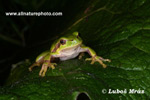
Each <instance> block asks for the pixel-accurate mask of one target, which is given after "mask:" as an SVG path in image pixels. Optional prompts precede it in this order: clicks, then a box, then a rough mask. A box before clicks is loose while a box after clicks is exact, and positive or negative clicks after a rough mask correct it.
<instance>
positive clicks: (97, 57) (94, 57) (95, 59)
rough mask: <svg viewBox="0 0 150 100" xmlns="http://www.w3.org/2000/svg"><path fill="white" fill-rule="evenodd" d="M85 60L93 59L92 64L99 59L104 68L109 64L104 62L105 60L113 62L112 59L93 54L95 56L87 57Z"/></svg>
mask: <svg viewBox="0 0 150 100" xmlns="http://www.w3.org/2000/svg"><path fill="white" fill-rule="evenodd" d="M85 60H86V61H88V60H91V64H94V63H95V62H96V61H97V62H99V63H100V64H101V65H102V66H103V68H106V67H107V66H106V65H105V64H104V63H103V61H108V62H111V60H109V59H104V58H102V57H99V56H93V57H91V58H86V59H85Z"/></svg>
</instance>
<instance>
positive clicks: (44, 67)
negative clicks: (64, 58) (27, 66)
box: [39, 63, 57, 77]
mask: <svg viewBox="0 0 150 100" xmlns="http://www.w3.org/2000/svg"><path fill="white" fill-rule="evenodd" d="M55 65H57V64H56V63H44V64H43V65H42V68H41V70H40V72H39V76H42V77H44V76H45V73H46V72H47V68H48V67H50V68H52V69H55Z"/></svg>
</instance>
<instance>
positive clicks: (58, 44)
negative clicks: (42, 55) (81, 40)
mask: <svg viewBox="0 0 150 100" xmlns="http://www.w3.org/2000/svg"><path fill="white" fill-rule="evenodd" d="M59 47H60V43H57V44H56V46H55V48H54V49H53V50H52V52H56V50H57V49H58V48H59Z"/></svg>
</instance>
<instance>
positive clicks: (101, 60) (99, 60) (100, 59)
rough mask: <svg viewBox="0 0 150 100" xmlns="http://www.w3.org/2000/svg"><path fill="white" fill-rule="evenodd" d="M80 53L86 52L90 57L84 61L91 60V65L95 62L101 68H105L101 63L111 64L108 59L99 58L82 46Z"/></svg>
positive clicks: (88, 48)
mask: <svg viewBox="0 0 150 100" xmlns="http://www.w3.org/2000/svg"><path fill="white" fill-rule="evenodd" d="M81 52H87V53H88V54H89V55H90V56H91V58H86V59H85V60H86V61H87V60H91V64H94V63H95V62H96V61H97V62H99V63H100V64H101V65H102V66H103V68H106V67H107V66H106V65H105V64H104V63H103V61H108V62H111V60H109V59H104V58H102V57H100V56H97V55H96V52H95V51H94V50H93V49H91V48H90V47H86V46H82V47H81Z"/></svg>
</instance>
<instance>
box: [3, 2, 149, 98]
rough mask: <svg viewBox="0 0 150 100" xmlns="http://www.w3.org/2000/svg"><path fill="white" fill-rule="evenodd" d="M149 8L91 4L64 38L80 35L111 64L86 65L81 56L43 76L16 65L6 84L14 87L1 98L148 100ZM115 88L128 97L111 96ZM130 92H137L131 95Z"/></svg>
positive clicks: (141, 4) (129, 4) (139, 4)
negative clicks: (75, 33) (79, 58)
mask: <svg viewBox="0 0 150 100" xmlns="http://www.w3.org/2000/svg"><path fill="white" fill-rule="evenodd" d="M149 5H150V1H149V0H136V1H134V0H130V1H129V0H128V1H126V0H115V1H114V0H107V1H105V0H100V1H99V0H94V1H93V2H91V3H89V5H88V6H87V8H86V9H85V10H84V11H82V14H79V15H78V14H77V16H76V18H75V19H76V21H72V23H73V24H72V25H70V27H68V28H67V30H66V31H65V32H64V34H65V33H69V32H70V33H72V32H74V31H79V32H80V33H81V37H82V39H83V40H84V43H85V44H86V45H87V46H90V47H91V48H93V49H94V50H95V51H96V52H97V55H100V56H102V57H104V58H109V59H111V60H112V62H111V63H106V64H107V65H108V67H107V68H106V69H103V68H102V67H101V65H99V64H98V63H95V64H93V65H91V64H90V62H85V61H84V59H85V57H84V58H83V59H82V60H78V59H77V58H75V59H72V60H68V61H64V62H59V63H58V65H57V67H56V69H54V70H52V69H48V71H47V73H46V76H45V77H43V78H41V77H39V76H38V73H39V71H40V68H39V67H37V68H35V69H34V70H33V72H29V71H28V65H20V66H19V67H18V68H16V69H15V70H14V71H13V72H12V73H13V74H12V75H11V76H10V77H9V80H8V81H7V84H10V83H12V85H11V87H10V85H8V86H6V87H3V88H2V89H0V91H1V92H0V99H14V100H17V99H21V100H27V99H31V100H34V99H36V100H43V99H44V100H52V99H54V100H75V98H80V96H84V97H86V98H89V99H91V100H148V99H150V95H149V94H150V85H149V84H150V45H149V44H150V19H149V18H150V7H149ZM86 57H88V55H86ZM17 69H18V70H17ZM18 74H19V75H18ZM15 77H18V78H16V79H15ZM14 81H15V82H14ZM117 89H118V90H127V93H112V94H111V93H109V91H110V90H117ZM130 89H131V90H132V89H135V90H137V92H136V93H129V91H130ZM143 91H144V93H142V92H143ZM140 92H141V93H140ZM78 95H79V96H78Z"/></svg>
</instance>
